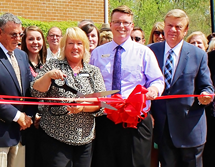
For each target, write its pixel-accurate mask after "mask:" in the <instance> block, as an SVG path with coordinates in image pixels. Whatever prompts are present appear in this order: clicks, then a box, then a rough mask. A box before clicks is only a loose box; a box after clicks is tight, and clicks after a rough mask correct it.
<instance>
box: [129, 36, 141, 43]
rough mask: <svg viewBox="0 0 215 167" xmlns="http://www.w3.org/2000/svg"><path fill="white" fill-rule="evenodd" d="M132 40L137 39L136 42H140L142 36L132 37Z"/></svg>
mask: <svg viewBox="0 0 215 167" xmlns="http://www.w3.org/2000/svg"><path fill="white" fill-rule="evenodd" d="M131 39H132V41H133V40H135V41H136V42H139V41H140V40H141V39H142V38H140V37H131Z"/></svg>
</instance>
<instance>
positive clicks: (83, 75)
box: [78, 73, 90, 77]
mask: <svg viewBox="0 0 215 167" xmlns="http://www.w3.org/2000/svg"><path fill="white" fill-rule="evenodd" d="M78 75H79V76H80V77H89V76H90V75H89V74H88V73H79V74H78Z"/></svg>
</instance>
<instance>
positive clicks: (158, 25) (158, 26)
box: [148, 22, 164, 44]
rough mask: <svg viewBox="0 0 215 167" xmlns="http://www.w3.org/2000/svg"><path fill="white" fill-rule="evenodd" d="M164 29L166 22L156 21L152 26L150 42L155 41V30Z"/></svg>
mask: <svg viewBox="0 0 215 167" xmlns="http://www.w3.org/2000/svg"><path fill="white" fill-rule="evenodd" d="M163 30H164V22H156V23H155V24H154V25H153V27H152V31H151V34H150V37H149V42H148V44H151V43H154V41H153V35H154V31H163Z"/></svg>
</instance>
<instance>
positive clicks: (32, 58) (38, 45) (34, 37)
mask: <svg viewBox="0 0 215 167" xmlns="http://www.w3.org/2000/svg"><path fill="white" fill-rule="evenodd" d="M24 34H25V35H24V36H23V38H22V50H23V51H25V52H26V53H27V54H28V59H29V64H30V69H31V73H32V75H33V77H36V76H37V74H38V72H39V70H40V68H41V67H42V65H43V64H45V62H46V57H47V49H46V43H45V38H44V35H43V32H42V30H41V29H40V28H39V27H37V26H29V27H27V28H26V29H25V31H24Z"/></svg>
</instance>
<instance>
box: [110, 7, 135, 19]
mask: <svg viewBox="0 0 215 167" xmlns="http://www.w3.org/2000/svg"><path fill="white" fill-rule="evenodd" d="M115 12H120V13H125V14H128V15H130V16H131V18H132V20H133V15H134V14H133V12H132V10H131V9H130V8H129V7H128V6H126V5H122V6H118V7H117V8H115V9H114V10H113V11H112V12H111V20H112V16H113V14H114V13H115Z"/></svg>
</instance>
